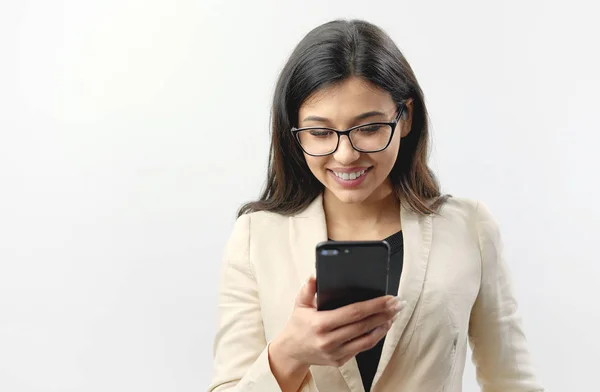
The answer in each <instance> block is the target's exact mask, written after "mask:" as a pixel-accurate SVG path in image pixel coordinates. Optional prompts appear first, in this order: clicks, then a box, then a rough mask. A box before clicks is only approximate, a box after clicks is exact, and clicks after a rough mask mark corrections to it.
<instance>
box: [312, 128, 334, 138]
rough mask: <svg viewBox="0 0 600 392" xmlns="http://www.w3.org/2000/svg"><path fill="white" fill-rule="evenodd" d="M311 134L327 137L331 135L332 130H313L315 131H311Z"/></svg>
mask: <svg viewBox="0 0 600 392" xmlns="http://www.w3.org/2000/svg"><path fill="white" fill-rule="evenodd" d="M309 132H310V135H311V136H315V137H327V136H329V135H331V133H332V132H331V131H319V130H313V131H309Z"/></svg>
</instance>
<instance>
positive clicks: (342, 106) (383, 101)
mask: <svg viewBox="0 0 600 392" xmlns="http://www.w3.org/2000/svg"><path fill="white" fill-rule="evenodd" d="M372 110H377V111H382V112H384V113H388V114H390V115H391V114H393V112H394V110H395V105H394V101H393V100H392V96H391V94H390V93H389V92H387V91H385V90H383V89H381V88H379V87H377V86H375V85H374V84H372V83H370V82H368V81H366V80H364V79H361V78H358V77H350V78H348V79H346V80H344V81H342V82H340V83H338V84H335V85H333V86H328V87H325V88H322V89H320V90H318V91H316V92H315V93H313V94H312V95H311V96H309V97H308V98H307V99H306V101H305V102H304V103H302V105H301V106H300V111H299V113H298V116H299V117H300V120H302V119H303V118H305V117H306V116H310V115H318V116H321V117H326V118H329V119H331V120H334V121H342V120H344V119H348V118H352V117H355V116H357V115H359V114H362V113H364V112H367V111H372Z"/></svg>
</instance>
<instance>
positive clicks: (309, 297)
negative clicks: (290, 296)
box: [296, 276, 317, 308]
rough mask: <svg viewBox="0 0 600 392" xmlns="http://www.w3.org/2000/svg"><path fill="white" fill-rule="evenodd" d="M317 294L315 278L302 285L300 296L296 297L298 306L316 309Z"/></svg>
mask: <svg viewBox="0 0 600 392" xmlns="http://www.w3.org/2000/svg"><path fill="white" fill-rule="evenodd" d="M316 293H317V280H316V279H315V277H314V276H311V277H310V278H308V280H307V281H306V283H304V285H302V288H301V289H300V292H299V293H298V296H297V297H296V305H298V306H302V307H306V308H313V307H315V294H316Z"/></svg>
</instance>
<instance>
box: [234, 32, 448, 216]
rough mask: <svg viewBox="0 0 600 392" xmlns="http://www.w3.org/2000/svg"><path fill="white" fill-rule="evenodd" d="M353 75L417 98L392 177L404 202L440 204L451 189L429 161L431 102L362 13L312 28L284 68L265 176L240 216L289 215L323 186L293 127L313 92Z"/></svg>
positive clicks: (429, 209) (419, 206)
mask: <svg viewBox="0 0 600 392" xmlns="http://www.w3.org/2000/svg"><path fill="white" fill-rule="evenodd" d="M350 76H358V77H361V78H363V79H365V80H367V81H369V82H371V83H372V84H374V85H376V86H378V87H379V88H381V89H383V90H385V91H388V92H389V93H390V94H391V96H392V99H393V100H394V102H396V103H397V104H398V105H399V104H400V103H401V102H403V101H405V100H406V99H409V98H412V100H413V115H412V127H411V131H410V133H409V134H408V135H407V136H406V137H404V138H403V139H402V143H401V144H400V151H399V152H398V158H397V159H396V163H395V165H394V167H393V168H392V171H391V173H390V180H391V182H392V185H393V187H394V190H395V192H396V194H397V196H398V198H399V199H400V200H401V201H402V202H404V203H406V204H407V207H409V208H410V209H412V210H413V211H416V212H418V213H420V214H431V213H435V212H436V209H437V207H438V206H439V205H440V204H442V203H443V202H444V200H445V199H446V197H442V196H441V194H440V188H439V184H438V182H437V180H436V177H435V175H434V174H433V172H432V171H431V169H430V168H429V167H428V166H427V157H428V153H429V151H428V142H429V128H428V123H427V109H426V107H425V102H424V99H423V92H422V91H421V87H420V86H419V83H418V82H417V79H416V78H415V75H414V73H413V71H412V69H411V67H410V65H409V64H408V62H407V61H406V59H405V58H404V55H403V54H402V53H401V52H400V50H399V49H398V47H397V46H396V44H394V42H393V41H392V40H391V38H390V37H389V36H388V35H387V34H386V33H385V32H384V31H383V30H381V29H380V28H379V27H377V26H375V25H373V24H371V23H368V22H365V21H361V20H351V21H344V20H336V21H332V22H329V23H325V24H323V25H321V26H319V27H317V28H315V29H314V30H312V31H311V32H309V33H308V34H307V35H306V37H304V39H302V41H300V43H299V44H298V46H297V47H296V49H295V50H294V52H293V53H292V55H291V56H290V58H289V60H288V61H287V63H286V65H285V67H284V68H283V70H282V71H281V74H280V75H279V79H278V82H277V86H276V89H275V96H274V99H273V108H272V129H271V150H270V154H269V164H268V175H267V183H266V184H265V188H264V190H263V192H262V195H261V196H260V199H259V200H257V201H253V202H250V203H247V204H245V205H243V206H242V207H241V208H240V210H239V212H238V216H239V215H242V214H245V213H248V212H253V211H272V212H276V213H280V214H284V215H292V214H295V213H297V212H300V211H302V210H303V209H305V208H306V207H307V206H308V205H309V204H310V203H311V202H312V201H313V200H314V199H315V198H316V197H317V196H318V195H319V194H320V193H321V192H323V185H322V184H321V182H319V181H318V180H317V178H316V177H315V176H314V175H313V174H312V172H311V171H310V169H309V168H308V166H307V164H306V161H305V159H304V155H303V153H302V151H301V149H300V147H299V146H298V145H297V143H296V141H295V140H294V139H293V136H292V133H291V132H290V129H291V128H292V127H293V126H296V125H297V122H298V111H299V109H300V106H301V105H302V103H303V102H304V101H305V100H306V99H307V98H308V97H309V96H311V94H313V93H314V92H316V91H317V90H319V89H321V88H324V87H327V86H332V85H335V84H336V83H339V82H341V81H343V80H345V79H347V78H348V77H350Z"/></svg>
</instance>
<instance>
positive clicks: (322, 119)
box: [304, 110, 385, 122]
mask: <svg viewBox="0 0 600 392" xmlns="http://www.w3.org/2000/svg"><path fill="white" fill-rule="evenodd" d="M375 116H385V113H383V112H379V111H377V110H372V111H370V112H366V113H363V114H359V115H358V116H356V117H354V121H359V120H364V119H367V118H369V117H375ZM304 121H317V122H329V119H328V118H326V117H319V116H308V117H306V118H305V119H304Z"/></svg>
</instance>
